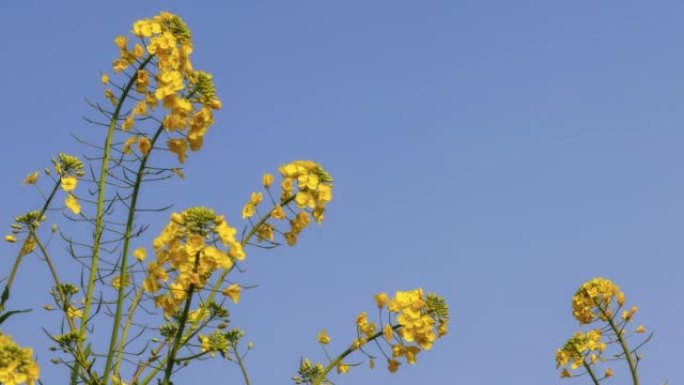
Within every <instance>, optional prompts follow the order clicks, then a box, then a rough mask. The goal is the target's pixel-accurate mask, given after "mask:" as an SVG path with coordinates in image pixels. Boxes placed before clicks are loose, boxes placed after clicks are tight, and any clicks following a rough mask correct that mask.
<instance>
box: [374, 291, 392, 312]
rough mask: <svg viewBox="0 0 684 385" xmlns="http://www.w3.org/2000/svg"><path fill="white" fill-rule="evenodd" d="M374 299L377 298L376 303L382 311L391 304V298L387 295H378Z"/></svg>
mask: <svg viewBox="0 0 684 385" xmlns="http://www.w3.org/2000/svg"><path fill="white" fill-rule="evenodd" d="M373 298H375V303H376V304H377V305H378V308H380V309H382V308H383V307H385V306H387V304H388V303H389V296H388V295H387V293H378V294H376V295H375V297H373Z"/></svg>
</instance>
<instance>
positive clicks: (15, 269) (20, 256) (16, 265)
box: [0, 179, 61, 311]
mask: <svg viewBox="0 0 684 385" xmlns="http://www.w3.org/2000/svg"><path fill="white" fill-rule="evenodd" d="M60 181H61V179H60V180H57V183H55V186H54V187H53V188H52V191H51V192H50V195H48V198H47V199H46V200H45V203H44V204H43V208H42V209H41V210H40V214H38V218H42V217H43V215H45V212H46V211H47V209H48V208H49V207H50V203H51V202H52V199H53V198H54V197H55V194H56V193H57V190H58V189H59V184H60ZM30 239H31V236H29V237H27V238H26V239H24V243H23V244H22V245H21V249H20V250H24V247H26V243H27V242H29V240H30ZM23 258H24V253H23V252H22V251H20V252H19V254H17V257H16V259H15V260H14V265H12V271H11V272H10V275H9V278H8V280H7V285H5V289H4V290H3V292H2V299H1V300H0V311H2V310H3V309H4V306H5V302H6V301H7V300H8V299H9V295H10V290H11V289H12V284H13V283H14V278H15V277H16V275H17V272H18V271H19V265H20V264H21V261H22V259H23Z"/></svg>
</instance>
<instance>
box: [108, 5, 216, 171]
mask: <svg viewBox="0 0 684 385" xmlns="http://www.w3.org/2000/svg"><path fill="white" fill-rule="evenodd" d="M132 33H133V35H134V36H135V37H136V38H137V42H136V43H134V44H132V46H131V45H130V44H129V38H128V37H127V36H125V35H120V36H117V37H116V38H115V39H114V43H115V44H116V46H117V47H118V48H119V52H120V53H119V57H118V58H117V59H115V60H114V62H113V69H114V72H115V73H120V72H123V71H125V70H126V69H127V68H129V66H133V67H135V70H134V72H133V73H132V74H131V75H128V76H129V82H131V83H130V84H131V85H134V87H133V91H134V92H135V93H137V95H136V98H135V99H136V100H137V102H136V104H135V105H134V106H133V107H132V108H131V111H130V113H129V114H128V116H126V117H125V118H124V119H123V122H122V123H121V125H120V128H121V130H122V131H130V130H131V129H132V128H133V126H134V125H135V122H136V120H140V119H145V118H147V117H148V116H149V115H151V113H152V111H154V110H155V109H156V107H157V106H158V105H159V104H160V103H161V106H162V107H163V109H164V110H165V111H166V112H165V113H164V115H163V116H162V117H161V118H160V120H161V122H162V125H163V127H164V129H165V130H166V132H167V134H168V137H169V138H168V140H167V142H166V145H167V148H168V149H169V151H171V152H172V153H174V154H175V155H176V156H177V157H178V161H179V162H180V163H184V162H185V159H186V158H187V150H188V149H190V150H192V151H198V150H199V149H201V148H202V145H203V143H204V135H205V134H206V132H207V130H208V129H209V127H210V126H211V125H212V124H213V122H214V118H213V112H212V111H213V110H216V109H219V108H221V101H220V100H219V99H218V97H217V96H216V88H215V86H214V81H213V79H212V75H211V74H209V73H207V72H204V71H197V70H194V69H193V66H192V63H191V61H190V55H191V54H192V52H193V44H192V36H191V33H190V29H189V28H188V27H187V25H186V24H185V22H184V21H183V20H182V19H181V18H180V17H179V16H177V15H174V14H171V13H168V12H162V13H160V14H159V15H157V16H154V17H153V18H151V19H143V20H138V21H136V22H135V23H133V29H132ZM148 64H152V66H153V67H154V68H148ZM101 80H102V83H103V84H105V85H106V84H109V82H110V81H111V79H110V77H109V75H108V74H103V75H102V77H101ZM105 96H106V97H107V98H108V99H110V101H111V102H112V104H114V105H117V104H118V103H119V102H120V101H119V99H117V97H116V96H115V95H114V92H113V91H112V90H111V89H109V88H108V89H106V90H105ZM124 96H125V95H122V97H124ZM173 133H175V135H172V134H173ZM133 143H137V145H138V149H139V150H140V152H141V153H142V154H143V155H147V154H148V153H149V151H150V149H151V146H152V145H153V143H152V142H151V141H150V139H148V138H147V136H146V135H133V136H131V137H129V138H128V139H127V140H126V141H125V142H124V148H123V152H124V153H125V154H128V153H131V145H132V144H133Z"/></svg>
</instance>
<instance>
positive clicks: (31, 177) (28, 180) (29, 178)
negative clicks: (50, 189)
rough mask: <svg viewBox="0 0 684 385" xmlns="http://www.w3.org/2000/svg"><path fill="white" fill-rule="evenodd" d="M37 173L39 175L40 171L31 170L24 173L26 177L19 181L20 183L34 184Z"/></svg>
mask: <svg viewBox="0 0 684 385" xmlns="http://www.w3.org/2000/svg"><path fill="white" fill-rule="evenodd" d="M38 175H40V172H38V171H36V172H32V173H30V174H28V175H26V178H24V181H23V182H22V183H21V184H22V185H27V184H36V181H37V180H38Z"/></svg>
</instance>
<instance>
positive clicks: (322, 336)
mask: <svg viewBox="0 0 684 385" xmlns="http://www.w3.org/2000/svg"><path fill="white" fill-rule="evenodd" d="M316 339H317V340H318V342H319V343H321V344H323V345H327V344H329V343H330V336H328V332H327V331H326V330H325V329H323V330H321V331H320V332H318V335H317V336H316Z"/></svg>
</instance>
